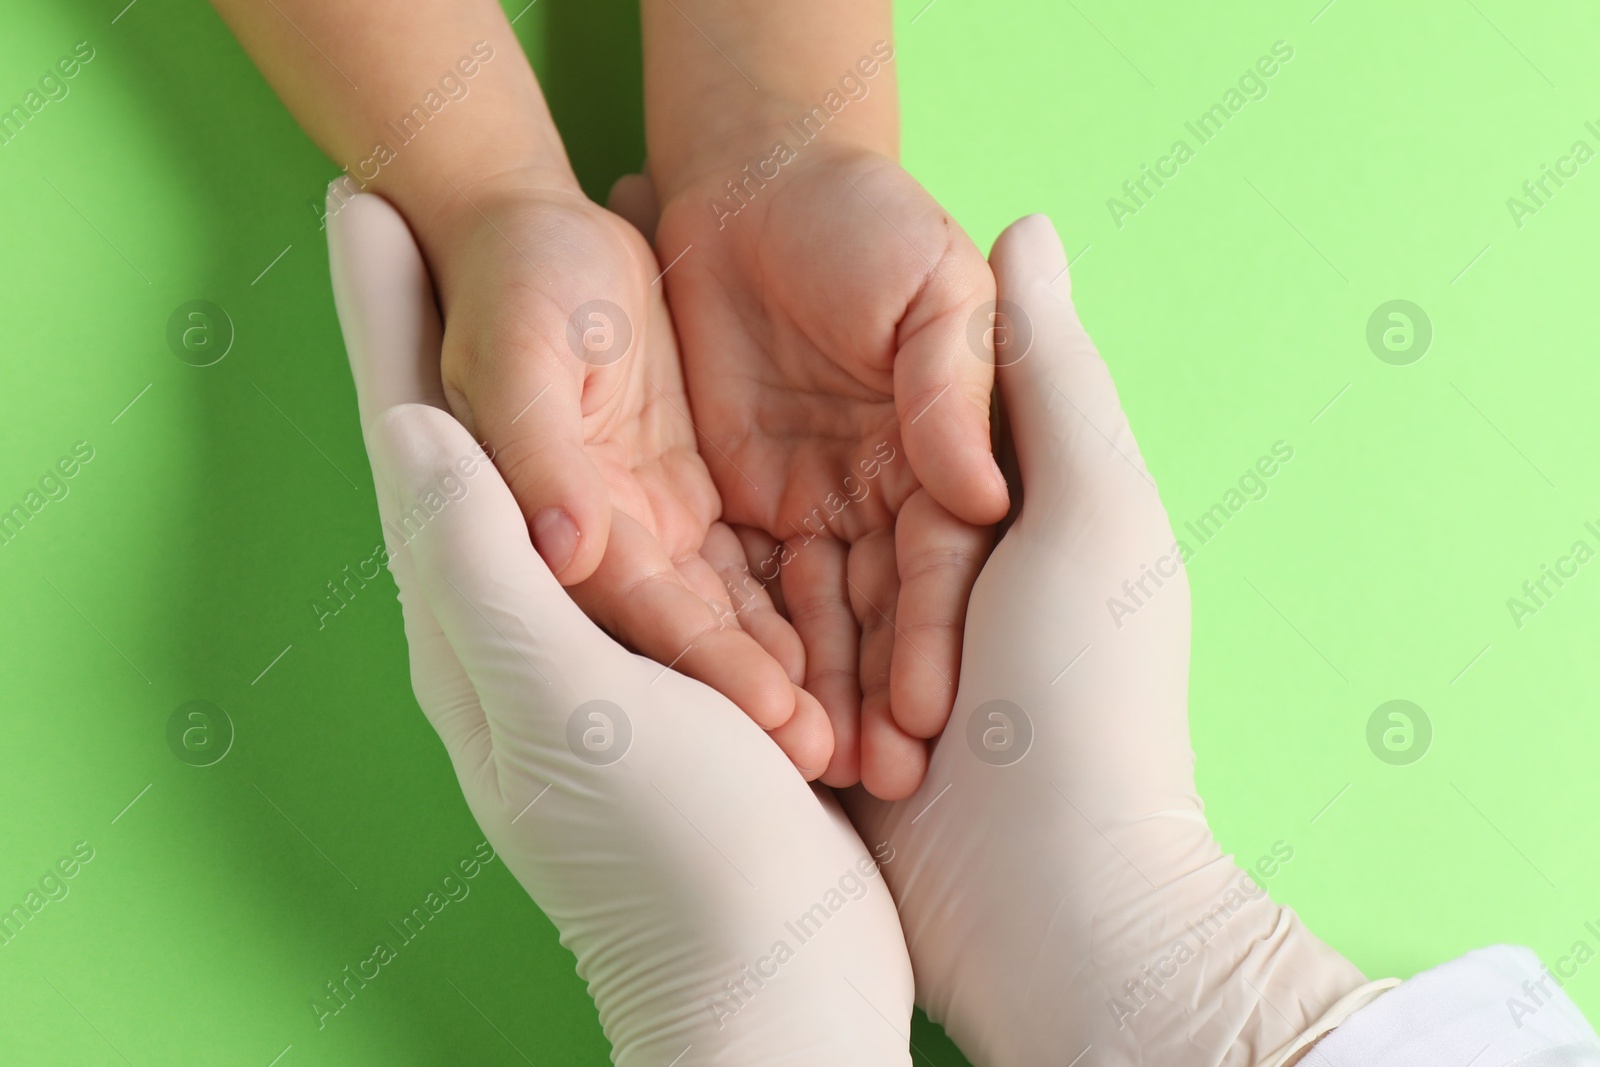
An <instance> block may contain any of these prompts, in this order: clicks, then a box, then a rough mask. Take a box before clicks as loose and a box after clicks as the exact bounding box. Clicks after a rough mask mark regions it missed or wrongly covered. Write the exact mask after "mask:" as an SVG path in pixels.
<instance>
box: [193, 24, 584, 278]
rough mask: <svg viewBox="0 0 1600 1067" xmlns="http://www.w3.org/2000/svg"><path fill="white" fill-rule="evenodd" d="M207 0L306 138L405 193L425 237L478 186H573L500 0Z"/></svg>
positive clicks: (433, 235) (401, 198)
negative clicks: (334, 0)
mask: <svg viewBox="0 0 1600 1067" xmlns="http://www.w3.org/2000/svg"><path fill="white" fill-rule="evenodd" d="M212 4H213V6H214V7H215V8H216V9H217V11H218V13H219V14H221V16H222V17H223V19H224V20H225V21H226V22H227V23H228V25H229V27H230V28H231V29H232V30H233V32H234V34H235V35H236V36H237V37H238V38H239V41H240V42H241V43H242V44H243V45H244V48H245V51H246V52H248V53H249V54H250V57H251V59H253V60H254V61H255V64H256V66H257V67H259V68H260V69H261V72H262V74H263V75H265V76H266V79H267V81H268V82H269V83H270V84H271V85H272V87H273V89H274V90H275V91H276V92H277V94H278V96H279V98H280V99H282V100H283V102H284V104H285V106H287V107H288V109H289V111H290V112H291V113H292V114H293V115H294V117H295V118H296V119H297V120H298V121H299V123H300V125H301V126H302V127H303V128H304V129H305V130H306V132H307V133H308V134H309V135H310V136H311V138H312V140H314V141H316V143H317V145H318V146H319V147H321V148H322V150H323V151H324V152H326V153H327V154H328V155H329V156H330V157H331V158H332V159H333V160H334V161H335V162H337V163H338V164H340V165H341V166H342V167H344V168H345V169H346V170H347V171H348V172H349V174H350V175H351V177H352V178H353V179H354V180H355V181H356V182H357V184H358V185H359V186H360V187H362V188H365V189H367V190H370V191H375V192H379V193H382V194H383V195H384V196H385V197H387V198H388V199H389V200H390V201H392V202H393V203H394V204H395V205H396V206H397V207H399V208H400V210H401V212H402V213H403V214H404V215H405V216H406V218H407V220H408V221H409V222H410V223H411V226H412V229H413V230H415V231H417V233H418V236H419V237H420V238H421V239H422V241H423V243H424V245H425V246H429V245H434V244H436V243H438V242H439V241H441V240H443V239H444V234H446V233H447V232H449V231H450V230H451V228H452V227H454V226H455V225H457V224H458V220H459V219H461V218H462V216H463V214H470V213H471V212H472V208H471V205H470V204H469V203H467V202H466V200H467V199H468V198H471V197H472V189H473V187H474V186H477V185H480V184H482V183H485V182H490V181H495V180H515V181H519V182H528V183H533V184H540V185H544V186H547V187H555V188H571V189H576V187H577V183H576V180H575V179H574V177H573V174H572V169H571V166H570V165H569V164H568V162H567V157H566V152H565V151H564V150H563V148H562V146H561V140H560V137H559V135H558V134H557V132H556V129H555V125H554V123H553V122H552V121H551V118H550V112H549V109H548V108H547V107H546V106H545V102H544V96H543V94H542V93H541V92H540V90H539V84H538V80H537V79H536V78H535V77H534V73H533V69H532V68H531V67H530V66H529V64H528V61H527V58H526V56H525V55H524V54H523V52H522V49H521V47H520V45H519V44H518V42H517V39H516V37H515V35H514V34H513V32H512V29H511V26H510V24H509V23H508V22H507V21H506V17H505V14H504V12H503V11H502V10H501V9H500V6H499V5H498V4H497V3H496V2H495V0H459V2H452V3H441V2H438V0H382V2H380V0H347V2H343V3H337V4H331V3H327V2H326V0H269V2H267V3H261V2H260V0H212ZM427 251H428V252H429V253H430V258H433V253H434V252H435V251H436V249H434V248H431V247H430V248H427Z"/></svg>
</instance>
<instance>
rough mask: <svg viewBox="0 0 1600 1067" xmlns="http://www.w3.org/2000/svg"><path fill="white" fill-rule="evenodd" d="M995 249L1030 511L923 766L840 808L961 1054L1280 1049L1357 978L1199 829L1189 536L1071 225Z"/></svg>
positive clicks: (1227, 1053)
mask: <svg viewBox="0 0 1600 1067" xmlns="http://www.w3.org/2000/svg"><path fill="white" fill-rule="evenodd" d="M990 261H991V264H992V265H993V267H994V270H995V275H996V278H997V280H998V283H999V294H1000V299H1001V301H1002V304H1001V306H1000V311H1001V314H1002V316H1003V319H1009V322H1005V321H1003V322H1002V326H1003V329H1002V339H1003V343H1002V345H1001V346H1000V347H999V349H998V350H997V355H996V363H997V365H998V366H999V367H1000V370H999V377H1000V388H1001V396H1002V398H1003V400H1004V403H1005V411H1006V414H1007V416H1008V418H1009V420H1010V424H1011V430H1012V438H1013V440H1014V442H1015V446H1016V451H1017V459H1018V461H1019V462H1020V466H1021V476H1022V506H1021V511H1020V514H1019V515H1018V516H1017V518H1016V520H1015V523H1014V525H1013V526H1012V527H1011V529H1010V530H1009V531H1008V532H1007V533H1006V535H1005V537H1004V539H1003V541H1002V542H1001V543H1000V545H999V546H998V547H997V548H996V549H995V551H994V554H993V555H992V556H991V557H990V559H989V562H988V563H987V565H985V567H984V569H983V572H982V574H981V575H980V577H979V578H978V583H977V586H976V588H975V589H974V591H973V595H972V601H971V604H970V605H969V607H968V612H967V624H966V638H965V644H964V646H963V649H964V651H963V653H962V669H961V679H960V683H959V686H958V696H957V700H956V706H955V711H954V714H953V716H952V718H951V721H950V725H949V726H948V727H947V728H946V730H945V732H944V734H943V736H942V737H941V738H940V739H939V741H938V744H937V747H936V749H935V751H934V754H933V757H932V762H931V764H930V769H929V772H928V776H927V779H926V781H925V782H924V783H923V785H922V786H921V788H920V789H919V790H918V792H917V793H916V794H915V795H914V796H912V797H911V798H910V799H908V800H905V801H902V802H899V803H895V804H886V803H884V802H882V801H878V800H876V799H874V798H872V797H869V796H866V795H865V794H862V793H860V792H859V791H857V792H855V793H853V794H851V796H850V798H849V800H848V802H847V808H848V809H849V810H850V811H851V813H852V816H853V818H854V820H855V823H856V826H857V828H858V829H859V830H860V831H861V832H862V835H863V836H864V837H865V838H866V839H867V840H869V841H888V842H889V843H890V845H891V846H892V847H893V849H894V850H895V853H894V854H895V857H896V858H895V861H894V863H893V865H892V866H890V867H889V868H887V869H886V872H885V873H886V875H887V877H888V880H889V885H890V888H891V890H892V891H893V893H894V896H895V901H896V904H897V905H898V907H899V909H900V918H901V924H902V926H903V928H904V930H905V932H906V941H907V944H908V946H909V947H910V949H911V960H912V964H913V966H914V968H915V971H916V979H917V998H918V1002H919V1003H920V1004H921V1005H922V1006H923V1008H924V1009H925V1010H926V1011H927V1012H928V1014H929V1015H930V1016H931V1017H932V1018H934V1019H935V1020H937V1021H939V1022H941V1023H943V1024H944V1026H945V1028H946V1030H947V1031H948V1032H949V1034H950V1036H951V1037H952V1038H953V1039H954V1040H955V1041H956V1043H957V1044H958V1045H960V1046H961V1048H962V1050H963V1051H964V1052H966V1054H967V1056H968V1057H969V1058H970V1059H971V1060H972V1062H973V1063H975V1064H979V1065H980V1067H1037V1065H1039V1064H1044V1063H1054V1064H1061V1065H1066V1064H1071V1063H1078V1062H1079V1060H1078V1057H1084V1058H1083V1060H1082V1062H1083V1063H1084V1064H1094V1065H1096V1067H1108V1065H1113V1064H1139V1065H1152V1067H1204V1065H1211V1064H1224V1063H1225V1064H1239V1065H1247V1064H1258V1063H1263V1062H1270V1061H1271V1060H1274V1059H1276V1058H1278V1057H1275V1056H1274V1054H1275V1053H1278V1052H1280V1051H1283V1052H1292V1051H1295V1050H1292V1049H1286V1048H1285V1046H1288V1045H1289V1044H1290V1043H1291V1042H1292V1040H1293V1039H1295V1038H1296V1037H1297V1035H1300V1034H1302V1033H1303V1032H1305V1031H1306V1030H1307V1029H1308V1028H1312V1025H1313V1023H1314V1022H1315V1021H1317V1020H1319V1018H1320V1017H1321V1016H1323V1014H1324V1012H1325V1011H1326V1010H1327V1009H1329V1008H1330V1007H1331V1006H1333V1005H1334V1004H1335V1002H1336V1001H1338V1000H1339V999H1340V998H1341V997H1343V996H1344V995H1345V994H1348V993H1352V992H1355V991H1357V990H1358V989H1359V988H1361V987H1363V984H1364V981H1365V980H1364V979H1363V977H1362V975H1361V973H1360V972H1359V971H1357V970H1356V968H1355V967H1354V966H1352V965H1351V964H1350V963H1348V962H1347V961H1346V960H1344V959H1343V958H1342V957H1341V956H1339V955H1338V953H1336V952H1334V951H1333V950H1332V949H1330V948H1328V947H1327V946H1326V945H1324V944H1323V943H1322V942H1321V941H1319V940H1318V939H1317V938H1316V937H1314V936H1313V935H1312V934H1311V933H1310V932H1309V931H1308V930H1307V929H1306V928H1305V926H1304V925H1303V924H1302V923H1301V922H1300V920H1299V918H1298V917H1297V916H1296V915H1295V914H1294V912H1293V911H1291V910H1289V909H1287V908H1283V907H1280V906H1278V905H1277V904H1274V903H1273V902H1272V900H1271V899H1269V898H1268V897H1267V895H1266V892H1265V890H1264V889H1263V888H1262V887H1261V885H1260V884H1259V883H1258V882H1256V881H1255V880H1253V879H1252V878H1251V877H1250V876H1248V875H1246V874H1245V873H1244V872H1243V871H1241V870H1240V868H1239V867H1237V866H1235V865H1234V863H1233V862H1232V860H1231V858H1230V857H1227V856H1224V855H1223V854H1222V850H1221V849H1220V848H1219V847H1218V846H1217V844H1216V842H1215V841H1214V840H1213V838H1212V835H1211V831H1210V829H1209V828H1208V827H1207V825H1206V820H1205V813H1204V807H1203V805H1202V804H1201V801H1200V798H1199V796H1198V795H1197V794H1196V793H1195V785H1194V775H1193V759H1194V756H1193V752H1192V750H1191V749H1190V747H1189V730H1188V711H1187V688H1188V668H1189V589H1188V584H1187V581H1186V579H1185V577H1184V573H1183V568H1182V565H1181V560H1180V555H1181V553H1180V551H1179V549H1178V548H1177V547H1176V539H1175V538H1174V537H1173V534H1172V530H1171V527H1170V526H1169V524H1168V522H1167V516H1166V512H1165V510H1164V509H1163V508H1162V505H1161V499H1160V497H1159V495H1158V494H1157V492H1156V488H1155V485H1154V483H1153V482H1152V481H1151V479H1150V475H1149V473H1148V471H1146V469H1145V465H1144V460H1143V459H1142V458H1141V456H1140V454H1139V449H1138V446H1137V445H1136V444H1135V443H1134V439H1133V435H1132V433H1131V432H1130V430H1129V428H1128V423H1127V418H1126V416H1124V414H1123V412H1122V408H1121V405H1120V403H1119V402H1118V400H1117V394H1116V389H1115V388H1114V387H1113V385H1112V383H1111V377H1110V375H1109V373H1108V372H1107V370H1106V367H1105V364H1104V363H1103V362H1102V361H1101V359H1100V356H1099V354H1098V353H1097V352H1096V351H1095V348H1094V345H1093V343H1092V342H1091V341H1090V340H1089V338H1088V336H1087V335H1086V334H1085V333H1084V330H1083V326H1082V325H1081V324H1080V323H1079V321H1078V317H1077V314H1076V312H1075V311H1074V310H1073V307H1072V303H1071V300H1070V282H1069V281H1068V280H1067V278H1066V267H1067V264H1066V257H1065V255H1064V254H1063V252H1062V249H1061V243H1060V240H1059V239H1058V238H1057V237H1056V236H1055V233H1054V231H1053V230H1052V228H1051V226H1050V223H1049V221H1048V220H1047V219H1045V218H1043V217H1042V216H1033V217H1030V218H1026V219H1023V220H1021V221H1020V222H1017V223H1015V224H1013V225H1012V226H1011V227H1010V228H1009V229H1008V230H1007V231H1006V232H1005V233H1004V234H1003V235H1001V237H1000V239H999V241H997V242H996V244H995V248H994V252H993V254H992V256H991V259H990ZM1007 301H1009V302H1010V304H1009V305H1008V304H1007V303H1006V302H1007ZM1125 581H1127V582H1131V583H1132V587H1133V588H1134V590H1135V591H1136V592H1135V595H1134V597H1133V598H1132V599H1131V601H1130V594H1129V593H1128V592H1127V590H1126V588H1125V587H1124V585H1123V583H1124V582H1125ZM1112 597H1116V598H1118V599H1119V600H1120V601H1122V602H1123V603H1124V604H1125V605H1131V606H1133V607H1134V608H1135V610H1134V611H1133V613H1132V614H1125V613H1123V612H1120V611H1119V612H1115V613H1114V612H1113V611H1112V610H1111V609H1110V606H1109V603H1108V600H1109V598H1112ZM1389 984H1392V983H1389ZM1384 987H1385V988H1386V987H1387V986H1384ZM1370 992H1371V991H1370V990H1369V991H1368V992H1363V993H1360V994H1358V995H1357V996H1356V997H1355V998H1354V1000H1353V1001H1349V1002H1346V1003H1345V1004H1344V1005H1342V1006H1341V1008H1340V1011H1341V1012H1344V1011H1348V1010H1354V1007H1356V1006H1359V1003H1364V999H1363V998H1364V997H1365V996H1367V995H1368V993H1370ZM1336 1019H1337V1014H1336V1015H1335V1016H1334V1017H1332V1020H1333V1021H1336ZM1325 1026H1326V1023H1324V1028H1325ZM1319 1032H1320V1031H1319ZM1091 1048H1092V1050H1093V1051H1092V1052H1090V1051H1089V1050H1090V1049H1091Z"/></svg>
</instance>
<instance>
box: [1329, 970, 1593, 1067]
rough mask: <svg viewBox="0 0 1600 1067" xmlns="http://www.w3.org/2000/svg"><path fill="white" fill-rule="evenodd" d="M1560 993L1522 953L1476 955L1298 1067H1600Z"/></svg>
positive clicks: (1408, 992)
mask: <svg viewBox="0 0 1600 1067" xmlns="http://www.w3.org/2000/svg"><path fill="white" fill-rule="evenodd" d="M1568 977H1570V976H1568ZM1561 985H1562V979H1561V977H1560V976H1559V975H1558V974H1555V973H1552V972H1551V971H1550V970H1549V969H1548V968H1547V967H1545V966H1544V965H1543V964H1542V963H1540V962H1539V957H1538V956H1536V955H1534V953H1533V952H1532V950H1530V949H1526V948H1521V947H1517V946H1511V945H1495V946H1493V947H1491V948H1483V949H1477V950H1476V951H1473V952H1469V953H1467V954H1466V955H1465V956H1462V957H1461V958H1459V959H1455V960H1451V961H1450V962H1449V963H1444V964H1441V965H1439V966H1438V967H1435V968H1433V969H1432V970H1430V971H1424V972H1423V973H1421V974H1419V975H1417V976H1416V977H1415V978H1412V979H1410V980H1408V981H1406V982H1404V983H1402V984H1401V985H1399V986H1398V987H1396V988H1394V989H1392V990H1390V991H1389V992H1387V993H1385V994H1384V995H1382V996H1380V997H1378V998H1377V999H1376V1000H1374V1001H1372V1002H1371V1003H1369V1004H1367V1005H1366V1006H1365V1007H1363V1008H1361V1009H1360V1010H1358V1011H1357V1012H1355V1014H1353V1015H1351V1016H1350V1017H1349V1018H1348V1019H1346V1020H1345V1021H1344V1022H1343V1023H1342V1024H1340V1025H1339V1027H1338V1029H1336V1030H1333V1031H1332V1032H1331V1033H1329V1034H1328V1035H1327V1036H1326V1037H1324V1038H1323V1039H1322V1040H1321V1041H1320V1042H1318V1043H1317V1045H1316V1047H1314V1048H1313V1049H1312V1050H1311V1051H1310V1053H1308V1054H1307V1055H1306V1057H1305V1058H1304V1059H1303V1060H1301V1061H1300V1067H1463V1065H1465V1064H1469V1063H1470V1064H1471V1065H1472V1067H1510V1065H1512V1064H1516V1065H1517V1067H1600V1038H1596V1036H1595V1032H1594V1028H1593V1027H1591V1026H1590V1025H1589V1022H1588V1020H1586V1019H1585V1018H1584V1017H1583V1013H1582V1012H1580V1011H1579V1010H1578V1008H1577V1005H1575V1004H1573V1003H1572V1001H1571V1000H1569V999H1568V998H1567V995H1566V993H1565V992H1563V991H1562V989H1561Z"/></svg>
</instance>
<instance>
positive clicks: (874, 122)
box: [640, 0, 900, 200]
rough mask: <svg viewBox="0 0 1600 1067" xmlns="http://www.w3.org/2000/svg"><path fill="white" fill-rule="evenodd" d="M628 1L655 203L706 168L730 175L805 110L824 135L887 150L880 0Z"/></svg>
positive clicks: (890, 122)
mask: <svg viewBox="0 0 1600 1067" xmlns="http://www.w3.org/2000/svg"><path fill="white" fill-rule="evenodd" d="M640 8H641V12H642V21H643V28H644V81H645V100H646V105H645V139H646V141H647V142H648V144H649V149H650V170H651V175H652V177H653V178H654V179H655V182H656V186H657V189H658V191H659V193H660V195H661V197H662V199H663V200H667V199H670V198H671V197H672V195H673V194H674V193H675V192H677V191H678V190H679V189H681V188H682V187H683V186H684V185H687V184H688V183H689V182H691V181H693V180H694V179H695V178H697V177H700V176H701V175H703V174H704V173H706V172H707V171H709V170H714V169H717V168H725V167H727V166H729V165H730V164H731V165H732V168H733V170H735V171H737V170H738V169H739V166H740V165H742V164H743V163H747V162H749V161H750V154H751V153H752V152H759V151H760V150H764V149H768V148H770V147H771V145H772V142H773V140H774V138H775V137H778V138H781V137H782V133H781V131H782V130H783V128H784V126H785V124H787V123H790V122H793V121H798V120H800V119H801V117H802V116H803V115H805V114H806V113H807V112H809V111H810V110H811V109H812V108H814V107H822V108H824V109H825V111H827V112H828V114H827V117H826V120H825V121H826V122H827V126H828V134H827V135H828V137H829V139H830V140H834V141H839V142H854V143H857V144H860V145H862V146H864V147H867V148H870V149H872V150H873V151H877V152H881V153H883V154H884V155H887V156H889V157H891V158H894V157H896V156H897V155H898V153H899V129H900V113H899V104H898V100H897V98H896V93H895V81H894V74H893V69H892V67H891V66H890V65H889V62H886V61H885V59H884V56H885V54H887V55H889V56H891V57H892V55H893V52H892V51H891V50H890V49H889V45H890V43H891V42H892V41H893V36H894V34H893V29H894V27H893V18H892V10H891V6H890V4H889V3H888V2H887V0H768V2H764V3H751V2H749V0H642V3H641V4H640ZM874 45H878V46H879V47H878V49H877V50H876V51H875V50H874ZM863 67H864V68H865V69H863ZM868 71H870V72H871V73H868ZM845 79H852V81H850V82H848V83H847V86H846V87H843V88H842V87H841V81H843V80H845ZM854 85H859V86H860V87H861V88H860V89H856V90H852V89H851V88H850V87H849V86H854ZM863 90H864V92H863ZM830 93H832V94H833V100H832V103H834V104H835V105H838V110H836V111H835V110H833V109H832V108H829V106H828V104H829V102H830V101H829V94H830ZM841 101H842V102H843V103H842V104H841ZM789 139H790V140H793V137H792V136H791V137H790V138H789Z"/></svg>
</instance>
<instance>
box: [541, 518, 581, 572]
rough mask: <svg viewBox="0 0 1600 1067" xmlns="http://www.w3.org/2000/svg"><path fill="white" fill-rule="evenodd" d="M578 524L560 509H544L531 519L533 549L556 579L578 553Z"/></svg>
mask: <svg viewBox="0 0 1600 1067" xmlns="http://www.w3.org/2000/svg"><path fill="white" fill-rule="evenodd" d="M581 536H582V534H580V533H579V532H578V524H577V523H575V522H573V521H572V516H571V515H568V514H567V513H566V512H565V511H563V510H562V509H561V508H544V509H543V510H541V511H540V512H539V513H538V514H537V515H535V516H534V517H533V547H534V548H536V549H538V550H539V555H541V556H543V557H544V561H545V563H547V564H548V565H549V567H550V573H552V574H554V575H555V576H556V577H557V578H559V577H561V572H562V571H564V570H566V569H567V564H569V563H571V562H572V557H573V556H575V555H577V553H578V538H579V537H581Z"/></svg>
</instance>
